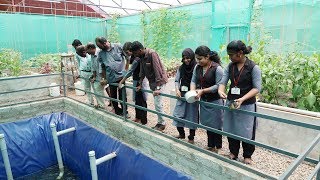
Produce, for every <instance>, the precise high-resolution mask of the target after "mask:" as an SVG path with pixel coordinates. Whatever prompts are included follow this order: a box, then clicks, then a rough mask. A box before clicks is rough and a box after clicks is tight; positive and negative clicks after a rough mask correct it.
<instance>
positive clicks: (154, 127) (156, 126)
mask: <svg viewBox="0 0 320 180" xmlns="http://www.w3.org/2000/svg"><path fill="white" fill-rule="evenodd" d="M159 125H160V124H156V125H155V126H153V127H152V129H155V130H157V129H158V127H159Z"/></svg>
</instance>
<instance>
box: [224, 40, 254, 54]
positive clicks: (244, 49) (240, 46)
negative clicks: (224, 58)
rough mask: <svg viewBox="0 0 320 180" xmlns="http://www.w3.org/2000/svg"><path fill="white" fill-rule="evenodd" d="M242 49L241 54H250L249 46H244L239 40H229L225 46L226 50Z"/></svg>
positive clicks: (250, 48) (237, 50)
mask: <svg viewBox="0 0 320 180" xmlns="http://www.w3.org/2000/svg"><path fill="white" fill-rule="evenodd" d="M239 51H242V52H243V54H250V53H251V51H252V47H251V46H246V45H245V44H244V43H243V42H242V41H241V40H234V41H231V42H230V43H229V44H228V46H227V52H239Z"/></svg>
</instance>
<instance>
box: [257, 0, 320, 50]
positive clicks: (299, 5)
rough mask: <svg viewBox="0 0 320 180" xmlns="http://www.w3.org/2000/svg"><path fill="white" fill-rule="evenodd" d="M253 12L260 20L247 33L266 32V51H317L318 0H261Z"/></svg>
mask: <svg viewBox="0 0 320 180" xmlns="http://www.w3.org/2000/svg"><path fill="white" fill-rule="evenodd" d="M254 12H256V13H257V14H260V15H259V18H260V19H259V20H258V24H255V25H256V26H255V28H251V29H252V33H251V34H252V35H256V34H258V35H260V37H261V36H262V37H263V36H266V35H267V40H268V42H269V43H270V44H269V45H268V46H267V48H268V50H271V51H273V52H276V53H282V52H288V51H289V52H290V51H299V52H302V53H305V54H311V53H315V52H319V50H320V46H319V45H320V34H319V30H320V1H319V0H263V1H260V2H257V3H256V4H255V7H254Z"/></svg>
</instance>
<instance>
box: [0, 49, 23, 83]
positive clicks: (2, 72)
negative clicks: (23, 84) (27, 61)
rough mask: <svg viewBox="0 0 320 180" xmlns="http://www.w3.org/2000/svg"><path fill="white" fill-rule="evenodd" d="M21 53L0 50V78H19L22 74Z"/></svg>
mask: <svg viewBox="0 0 320 180" xmlns="http://www.w3.org/2000/svg"><path fill="white" fill-rule="evenodd" d="M20 62H21V53H20V52H18V51H15V50H12V49H1V50H0V77H3V76H18V75H19V74H20V72H21V63H20Z"/></svg>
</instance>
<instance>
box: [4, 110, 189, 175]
mask: <svg viewBox="0 0 320 180" xmlns="http://www.w3.org/2000/svg"><path fill="white" fill-rule="evenodd" d="M51 122H54V123H56V124H57V129H58V130H62V129H67V128H70V127H76V129H77V130H76V131H75V132H71V133H68V134H65V135H62V136H61V137H59V141H60V146H61V152H62V157H63V161H64V165H65V166H67V167H68V168H69V169H70V170H72V171H73V172H74V173H75V174H76V175H77V176H78V177H79V178H80V179H91V172H90V165H89V156H88V152H89V151H91V150H94V151H95V152H96V158H100V157H102V156H104V155H106V154H109V153H111V152H114V151H115V152H116V153H117V157H116V158H113V159H112V160H109V161H108V162H105V163H102V164H100V165H99V166H98V176H99V179H113V180H116V179H121V180H122V179H141V180H144V179H145V180H147V179H170V180H171V179H179V180H180V179H191V178H190V177H189V176H186V175H184V174H182V173H179V172H177V171H175V170H173V169H171V168H170V167H168V166H166V165H164V164H162V163H160V162H158V161H155V160H153V159H151V158H149V157H147V156H145V155H143V154H142V153H141V152H140V151H138V150H134V149H131V148H130V147H128V146H126V145H125V144H123V143H121V142H119V141H117V140H115V139H113V138H111V137H109V136H107V135H105V134H103V133H101V132H99V131H97V130H96V129H94V128H92V127H90V126H88V125H86V124H85V123H83V122H81V121H79V120H77V119H76V118H74V117H72V116H70V115H67V114H65V113H54V114H51V115H44V116H40V117H36V118H32V119H28V120H23V121H19V122H15V123H7V124H1V125H0V133H4V134H5V137H6V142H7V146H8V153H9V159H10V161H11V167H12V172H13V176H14V177H15V178H16V177H20V176H24V175H27V174H30V173H34V172H36V171H40V170H42V169H44V168H47V167H49V166H52V165H54V164H57V160H56V156H55V152H54V146H53V139H52V137H51V129H50V127H49V124H50V123H51ZM168 153H170V152H168ZM5 178H6V175H5V171H4V165H3V161H2V157H0V179H5Z"/></svg>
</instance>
